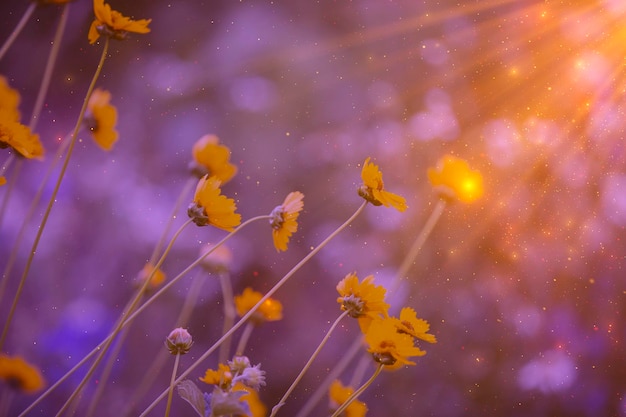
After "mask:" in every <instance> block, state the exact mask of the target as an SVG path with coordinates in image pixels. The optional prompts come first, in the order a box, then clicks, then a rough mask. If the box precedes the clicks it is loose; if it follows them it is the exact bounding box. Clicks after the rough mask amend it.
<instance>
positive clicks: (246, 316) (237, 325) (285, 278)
mask: <svg viewBox="0 0 626 417" xmlns="http://www.w3.org/2000/svg"><path fill="white" fill-rule="evenodd" d="M366 205H367V201H364V202H363V204H361V205H360V206H359V208H358V209H357V210H356V211H355V212H354V214H353V215H352V216H350V218H349V219H348V220H346V221H345V222H344V223H343V224H342V225H341V226H339V227H338V228H337V230H335V231H334V232H332V233H331V234H330V235H329V236H328V237H327V238H326V239H324V241H322V243H320V244H319V245H317V246H316V247H315V248H314V249H313V250H312V251H311V252H309V254H308V255H307V256H305V257H304V258H302V260H300V262H298V263H297V264H296V266H294V267H293V268H292V269H291V270H290V271H289V272H287V274H286V275H285V276H283V277H282V278H281V280H280V281H278V283H276V284H275V285H274V286H273V287H272V288H271V289H270V290H269V291H268V292H267V294H265V295H264V296H263V297H261V299H260V300H259V302H257V303H256V304H255V305H254V307H252V308H251V309H250V310H249V311H248V312H247V313H246V314H244V315H243V317H241V319H239V321H238V322H237V323H235V325H234V326H233V327H231V329H230V330H229V331H228V332H226V333H225V334H224V335H223V336H222V337H221V338H220V339H219V340H218V341H217V342H215V343H214V344H213V346H211V347H210V348H209V349H208V350H207V351H206V352H204V353H203V354H202V356H200V357H199V358H198V359H197V360H196V361H195V362H194V363H193V364H192V365H191V366H190V367H189V368H187V370H185V372H183V373H182V374H181V375H180V376H179V377H178V379H177V380H176V383H179V382H180V381H182V380H183V379H184V378H185V377H186V376H187V375H189V374H190V373H191V372H192V371H193V370H194V369H195V368H196V367H198V365H200V363H201V362H203V361H204V360H205V359H206V358H208V357H209V355H211V353H213V352H214V351H215V349H217V347H218V346H220V345H221V344H222V343H223V342H224V340H226V339H227V338H228V337H230V336H231V335H232V334H233V333H234V332H235V331H237V330H238V329H239V328H240V327H241V326H243V324H244V323H245V322H246V321H247V320H248V319H249V318H250V316H252V315H253V314H254V313H256V311H257V310H258V309H259V308H260V307H261V305H263V303H264V302H265V301H266V300H267V299H268V298H270V297H271V296H272V295H273V294H274V293H275V292H276V291H278V289H280V288H281V287H282V286H283V284H285V282H287V281H288V280H289V278H291V277H292V276H293V274H295V273H296V272H297V271H298V270H299V269H300V268H301V267H302V266H303V265H304V264H306V263H307V262H308V261H309V260H310V259H311V258H312V257H313V256H315V254H317V252H319V251H320V250H321V249H322V248H323V247H324V246H326V245H327V244H328V242H330V241H331V240H332V239H333V238H335V236H337V235H338V234H339V233H340V232H341V231H342V230H343V229H345V228H346V227H348V226H349V225H350V223H352V221H353V220H354V219H355V218H356V217H357V216H358V215H359V214H361V212H362V211H363V209H364V208H365V206H366ZM166 394H167V390H166V391H164V392H162V393H161V394H160V395H159V396H158V397H157V398H156V399H155V400H154V401H153V402H152V404H150V405H149V406H148V408H146V409H145V410H144V411H143V413H141V416H140V417H143V416H146V415H147V414H148V412H150V410H152V409H153V408H154V407H155V406H156V405H157V404H158V403H159V402H160V401H161V400H162V399H163V398H164V397H165V395H166Z"/></svg>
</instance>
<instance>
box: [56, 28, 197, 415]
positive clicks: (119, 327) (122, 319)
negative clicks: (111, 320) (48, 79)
mask: <svg viewBox="0 0 626 417" xmlns="http://www.w3.org/2000/svg"><path fill="white" fill-rule="evenodd" d="M107 39H108V38H107ZM191 222H192V219H188V220H187V221H186V222H185V223H184V224H183V225H182V226H181V227H180V228H179V229H178V230H177V231H176V233H174V236H172V239H171V240H170V243H169V245H168V246H167V248H166V249H165V251H164V252H163V255H161V259H159V262H157V263H156V265H155V266H154V269H153V270H152V272H151V273H150V274H149V275H148V276H147V277H146V280H145V281H144V283H143V286H142V287H141V289H140V290H139V292H138V293H137V295H136V296H135V298H134V300H133V302H132V303H131V304H130V307H128V309H127V310H126V311H125V312H124V314H123V315H122V317H120V319H119V320H118V323H117V325H116V326H115V329H113V331H112V332H111V334H110V335H109V337H108V338H107V342H106V343H105V344H104V346H103V347H102V349H101V350H100V354H99V355H98V356H97V357H96V359H95V360H94V362H93V364H92V365H91V368H89V370H88V371H87V374H86V375H85V376H84V377H83V379H82V380H81V382H80V383H79V384H78V386H77V387H76V389H75V390H74V392H72V394H71V395H70V397H69V398H68V399H67V401H66V402H65V404H64V405H63V407H61V409H60V410H59V412H58V413H57V417H59V416H60V415H61V414H63V412H65V411H66V410H67V408H68V407H69V405H70V404H71V403H72V401H74V399H75V398H76V397H77V396H78V394H80V392H81V391H82V389H83V387H84V386H85V384H86V383H87V381H88V380H89V378H91V376H92V375H93V373H94V372H95V371H96V368H97V367H98V365H99V364H100V362H101V361H102V358H103V357H104V355H105V354H106V353H107V351H108V350H109V347H111V343H113V340H114V339H115V337H116V336H117V335H118V333H119V332H120V330H122V327H123V326H124V324H125V323H126V322H127V321H129V320H128V319H127V318H128V316H129V314H130V313H131V312H133V311H135V309H136V308H137V306H138V304H139V301H140V300H141V298H142V297H143V295H144V293H145V292H146V289H147V288H148V286H149V285H150V281H151V280H152V276H153V275H154V274H155V273H156V271H158V269H159V268H160V267H161V265H162V264H163V262H164V261H165V258H166V257H167V255H168V254H169V252H170V250H171V249H172V246H173V245H174V242H175V241H176V239H177V238H178V236H180V234H181V233H182V231H183V230H184V229H185V227H187V226H188V225H190V224H191Z"/></svg>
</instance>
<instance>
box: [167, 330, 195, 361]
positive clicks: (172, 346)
mask: <svg viewBox="0 0 626 417" xmlns="http://www.w3.org/2000/svg"><path fill="white" fill-rule="evenodd" d="M191 345H193V339H192V338H191V335H190V334H189V332H188V331H187V329H183V328H182V327H178V328H176V329H174V330H172V331H171V333H170V334H169V336H167V338H166V339H165V346H167V349H168V350H169V351H170V353H171V354H172V355H178V354H181V355H184V354H185V353H187V352H189V349H191Z"/></svg>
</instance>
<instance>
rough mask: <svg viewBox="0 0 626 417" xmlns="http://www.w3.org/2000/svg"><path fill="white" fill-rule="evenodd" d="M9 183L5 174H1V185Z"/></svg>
mask: <svg viewBox="0 0 626 417" xmlns="http://www.w3.org/2000/svg"><path fill="white" fill-rule="evenodd" d="M6 183H7V179H6V177H5V176H4V175H0V187H2V186H3V185H4V184H6Z"/></svg>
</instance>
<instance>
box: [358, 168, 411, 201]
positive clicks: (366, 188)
mask: <svg viewBox="0 0 626 417" xmlns="http://www.w3.org/2000/svg"><path fill="white" fill-rule="evenodd" d="M361 179H362V180H363V185H361V186H360V187H359V190H358V191H359V195H360V196H361V197H363V198H364V199H365V200H367V201H369V202H370V203H372V204H373V205H375V206H380V205H383V206H385V207H389V206H391V207H393V208H395V209H396V210H398V211H404V210H406V209H407V205H406V200H405V199H404V197H402V196H399V195H397V194H394V193H390V192H389V191H386V190H385V185H384V183H383V174H382V172H380V170H379V169H378V166H377V165H375V164H373V163H371V162H370V158H367V159H366V160H365V162H364V163H363V169H362V170H361Z"/></svg>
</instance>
